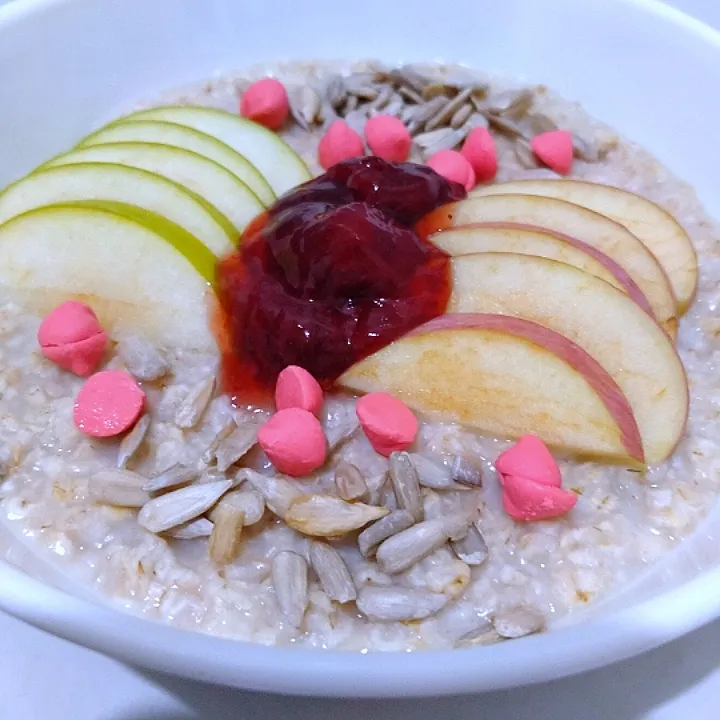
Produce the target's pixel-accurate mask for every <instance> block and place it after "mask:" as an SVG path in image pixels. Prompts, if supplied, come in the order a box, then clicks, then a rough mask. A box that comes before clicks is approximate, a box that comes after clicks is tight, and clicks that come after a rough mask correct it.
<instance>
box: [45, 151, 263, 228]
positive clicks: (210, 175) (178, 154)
mask: <svg viewBox="0 0 720 720" xmlns="http://www.w3.org/2000/svg"><path fill="white" fill-rule="evenodd" d="M93 162H95V163H117V164H119V165H129V166H130V167H136V168H140V169H141V170H147V171H149V172H154V173H157V174H158V175H162V176H163V177H166V178H168V179H169V180H173V181H175V182H176V183H179V184H180V185H182V186H183V187H187V188H189V189H190V190H192V191H193V192H195V193H197V194H198V195H200V197H202V198H204V199H205V200H206V201H207V202H209V203H210V204H211V205H213V206H214V207H216V208H217V209H218V211H219V212H221V213H222V214H223V215H224V216H225V217H226V218H227V219H228V221H229V222H230V223H231V224H232V226H233V227H234V228H235V230H236V231H237V232H238V233H241V232H242V231H243V230H244V229H245V227H246V226H247V224H248V223H249V222H250V221H251V220H252V219H253V218H254V217H256V216H257V215H259V214H260V213H262V212H264V210H265V207H264V206H263V204H262V203H261V202H260V200H258V198H257V195H255V194H254V193H253V192H252V190H250V188H248V186H247V185H246V184H245V183H244V182H242V181H241V180H238V179H237V178H236V177H235V176H234V175H233V174H232V173H231V172H230V171H229V170H226V169H225V168H224V167H222V165H218V164H217V163H216V162H214V161H213V160H208V159H207V158H205V157H203V156H202V155H198V154H197V153H195V152H192V151H190V150H182V149H181V148H175V147H170V146H169V145H159V144H155V143H114V144H113V145H95V146H93V147H87V148H76V149H75V150H71V151H70V152H69V153H66V154H65V155H60V156H59V157H56V158H54V159H53V160H51V161H50V162H49V163H47V165H43V168H46V167H57V166H59V165H76V164H77V163H93Z"/></svg>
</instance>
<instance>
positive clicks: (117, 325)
mask: <svg viewBox="0 0 720 720" xmlns="http://www.w3.org/2000/svg"><path fill="white" fill-rule="evenodd" d="M187 237H188V236H187V235H184V234H183V235H182V236H180V237H176V236H164V235H158V234H157V233H156V232H154V231H153V230H151V229H150V228H148V227H147V226H146V225H144V224H141V223H139V222H137V221H135V220H132V219H130V218H128V217H126V216H124V215H120V214H119V213H116V212H113V211H110V210H106V209H100V208H91V207H75V206H72V205H54V206H48V207H44V208H39V209H37V210H31V211H30V212H27V213H25V214H24V215H19V216H18V217H15V218H13V219H12V220H10V221H8V222H6V223H5V224H4V225H2V226H0V292H2V293H3V294H10V295H11V296H14V297H17V298H18V299H20V300H22V302H23V303H24V304H26V307H28V308H29V309H31V310H33V311H36V312H38V313H45V312H47V311H49V310H50V309H51V308H53V307H54V306H56V305H58V304H59V303H60V302H62V301H64V300H68V299H78V300H83V301H85V302H87V303H88V304H89V305H90V306H91V307H92V308H93V309H94V310H95V312H96V313H97V314H98V317H99V318H100V321H101V322H102V324H103V326H104V327H105V328H106V329H107V330H108V331H109V332H110V334H111V336H112V337H115V338H117V337H118V336H121V335H122V334H124V333H132V334H135V335H138V334H139V335H144V336H145V337H147V339H148V340H151V341H152V342H154V343H156V344H160V345H164V346H168V347H180V348H189V349H196V350H202V351H214V350H215V342H214V340H213V336H212V333H211V332H210V328H209V324H208V304H209V303H210V302H212V299H213V294H212V291H211V289H210V286H209V284H208V282H207V280H206V279H205V278H204V277H203V276H202V275H201V274H200V273H199V272H198V271H197V269H196V268H195V267H194V266H193V265H192V263H191V262H190V261H189V260H188V259H187V256H189V255H192V254H193V252H194V251H192V250H191V249H190V248H188V247H185V246H184V243H186V241H187ZM195 242H196V243H197V245H198V246H199V248H202V250H203V251H204V252H206V253H207V254H208V255H210V253H209V252H208V251H207V250H206V249H205V248H204V246H203V245H201V244H200V243H199V242H197V241H195ZM195 250H196V251H197V248H196V249H195ZM211 257H212V256H211Z"/></svg>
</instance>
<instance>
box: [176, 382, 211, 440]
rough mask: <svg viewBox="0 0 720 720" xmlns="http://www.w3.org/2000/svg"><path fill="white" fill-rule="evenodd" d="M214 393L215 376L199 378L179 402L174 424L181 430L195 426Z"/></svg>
mask: <svg viewBox="0 0 720 720" xmlns="http://www.w3.org/2000/svg"><path fill="white" fill-rule="evenodd" d="M214 393H215V376H214V375H210V376H209V377H206V378H205V379H204V380H201V381H200V382H199V383H198V384H197V385H196V386H195V387H194V388H193V389H192V390H191V391H190V392H189V393H188V394H187V395H186V397H185V399H184V400H183V401H182V402H181V403H180V405H179V406H178V408H177V410H176V411H175V424H176V425H177V426H178V427H179V428H182V429H183V430H188V429H190V428H193V427H195V426H196V425H197V424H198V422H200V418H201V417H202V416H203V414H204V412H205V410H206V409H207V406H208V405H209V404H210V400H212V397H213V394H214Z"/></svg>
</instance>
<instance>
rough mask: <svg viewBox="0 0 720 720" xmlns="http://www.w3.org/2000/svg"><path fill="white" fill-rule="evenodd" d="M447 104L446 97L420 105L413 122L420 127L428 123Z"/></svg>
mask: <svg viewBox="0 0 720 720" xmlns="http://www.w3.org/2000/svg"><path fill="white" fill-rule="evenodd" d="M446 103H447V98H446V97H440V96H438V97H436V98H433V99H432V100H429V101H428V102H426V103H424V104H423V105H420V106H419V107H418V108H417V109H416V111H415V115H414V116H413V120H414V121H415V122H417V123H419V124H420V125H423V124H424V123H426V122H427V121H428V120H429V119H430V118H431V117H432V116H433V115H435V114H436V113H437V112H438V111H439V110H440V109H441V108H443V107H445V104H446Z"/></svg>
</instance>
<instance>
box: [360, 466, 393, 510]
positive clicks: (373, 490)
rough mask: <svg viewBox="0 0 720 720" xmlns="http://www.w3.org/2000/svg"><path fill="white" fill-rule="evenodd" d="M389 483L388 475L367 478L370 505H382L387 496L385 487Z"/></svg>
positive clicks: (381, 474)
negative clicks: (384, 497) (385, 495)
mask: <svg viewBox="0 0 720 720" xmlns="http://www.w3.org/2000/svg"><path fill="white" fill-rule="evenodd" d="M387 481H388V473H387V472H384V473H380V474H379V475H374V476H373V477H370V478H367V479H366V480H365V482H366V483H367V486H368V500H367V502H368V505H381V504H382V499H383V496H384V494H385V486H386V485H387Z"/></svg>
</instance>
